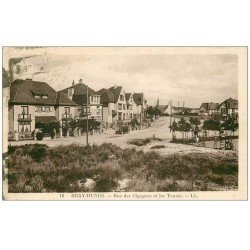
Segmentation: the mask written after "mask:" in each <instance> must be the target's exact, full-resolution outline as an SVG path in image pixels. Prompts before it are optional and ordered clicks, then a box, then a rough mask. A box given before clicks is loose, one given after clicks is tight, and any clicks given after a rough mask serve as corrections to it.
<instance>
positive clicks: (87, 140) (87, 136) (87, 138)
mask: <svg viewBox="0 0 250 250" xmlns="http://www.w3.org/2000/svg"><path fill="white" fill-rule="evenodd" d="M86 87H87V134H86V145H87V146H88V145H89V88H88V85H86Z"/></svg>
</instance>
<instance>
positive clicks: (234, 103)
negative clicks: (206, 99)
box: [217, 97, 239, 109]
mask: <svg viewBox="0 0 250 250" xmlns="http://www.w3.org/2000/svg"><path fill="white" fill-rule="evenodd" d="M223 104H226V105H227V108H229V109H238V106H239V104H238V100H237V99H232V98H231V97H230V98H228V99H227V100H225V101H224V102H222V103H221V104H220V105H218V106H217V108H219V107H221V106H222V105H223Z"/></svg>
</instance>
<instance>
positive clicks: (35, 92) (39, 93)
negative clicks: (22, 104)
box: [31, 89, 48, 99]
mask: <svg viewBox="0 0 250 250" xmlns="http://www.w3.org/2000/svg"><path fill="white" fill-rule="evenodd" d="M31 92H32V94H33V95H34V97H35V98H36V99H38V98H43V99H48V94H47V93H44V92H42V91H40V90H37V89H35V90H32V91H31Z"/></svg>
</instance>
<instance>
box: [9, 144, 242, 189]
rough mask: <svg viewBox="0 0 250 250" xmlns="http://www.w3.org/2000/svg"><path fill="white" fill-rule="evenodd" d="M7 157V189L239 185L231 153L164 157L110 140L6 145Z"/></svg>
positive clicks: (236, 165) (209, 187)
mask: <svg viewBox="0 0 250 250" xmlns="http://www.w3.org/2000/svg"><path fill="white" fill-rule="evenodd" d="M8 157H9V158H8V163H7V164H8V184H9V192H86V191H91V192H109V191H120V190H121V189H122V191H130V192H132V191H135V192H136V191H149V192H150V191H191V190H228V189H230V190H232V189H237V187H238V158H237V156H233V155H231V156H221V155H214V154H210V153H207V154H197V153H190V154H187V155H180V154H174V155H168V156H162V155H160V154H158V153H157V152H155V151H151V152H143V151H137V150H136V149H134V148H131V149H121V148H119V147H117V146H114V145H112V144H103V145H101V146H86V147H84V146H77V145H70V146H60V147H55V148H49V147H47V146H44V145H38V144H37V145H25V146H19V147H10V148H9V154H8ZM124 180H126V181H124ZM121 183H123V186H121ZM124 183H125V184H126V185H125V184H124Z"/></svg>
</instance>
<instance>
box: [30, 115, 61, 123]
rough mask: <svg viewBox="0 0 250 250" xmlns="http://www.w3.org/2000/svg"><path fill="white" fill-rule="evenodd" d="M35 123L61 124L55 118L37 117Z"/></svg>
mask: <svg viewBox="0 0 250 250" xmlns="http://www.w3.org/2000/svg"><path fill="white" fill-rule="evenodd" d="M35 122H36V123H37V122H40V123H52V122H59V121H58V119H57V118H56V117H55V116H36V117H35Z"/></svg>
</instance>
